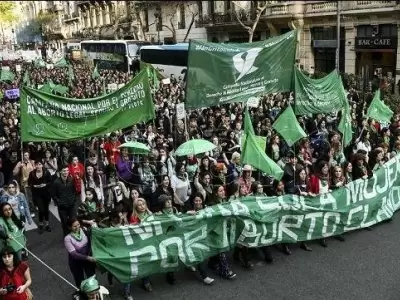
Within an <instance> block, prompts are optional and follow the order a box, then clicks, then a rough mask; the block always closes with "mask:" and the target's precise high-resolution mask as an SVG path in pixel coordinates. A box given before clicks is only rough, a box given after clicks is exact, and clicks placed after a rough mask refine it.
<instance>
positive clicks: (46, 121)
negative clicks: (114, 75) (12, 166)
mask: <svg viewBox="0 0 400 300" xmlns="http://www.w3.org/2000/svg"><path fill="white" fill-rule="evenodd" d="M56 88H57V87H56ZM153 118H154V105H153V99H152V97H151V93H150V87H149V79H148V77H147V74H146V71H142V72H140V73H139V74H138V75H137V76H136V77H135V78H133V79H132V80H131V81H130V82H129V83H128V84H126V85H125V86H124V87H122V88H121V89H119V90H117V91H115V92H113V93H111V94H109V95H106V96H100V97H97V98H93V99H79V101H77V100H76V99H69V98H65V97H61V96H56V95H49V94H45V93H43V92H42V91H38V90H34V89H30V88H27V87H22V89H21V128H22V129H21V136H22V140H23V141H24V142H25V141H32V142H40V141H41V142H43V141H49V142H50V141H68V140H76V139H83V138H87V137H92V136H98V135H104V134H106V133H109V132H112V131H116V130H120V129H123V128H127V127H130V126H132V125H135V124H137V123H140V122H147V121H149V120H152V119H153Z"/></svg>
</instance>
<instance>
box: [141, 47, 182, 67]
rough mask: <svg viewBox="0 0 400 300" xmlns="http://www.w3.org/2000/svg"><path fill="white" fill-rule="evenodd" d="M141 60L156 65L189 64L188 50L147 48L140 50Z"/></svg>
mask: <svg viewBox="0 0 400 300" xmlns="http://www.w3.org/2000/svg"><path fill="white" fill-rule="evenodd" d="M140 56H141V60H143V61H144V62H147V63H150V64H154V65H169V66H181V67H186V66H187V59H188V51H184V50H158V49H146V51H141V52H140Z"/></svg>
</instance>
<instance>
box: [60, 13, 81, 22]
mask: <svg viewBox="0 0 400 300" xmlns="http://www.w3.org/2000/svg"><path fill="white" fill-rule="evenodd" d="M75 20H79V13H78V12H74V13H72V14H66V15H64V22H71V21H75Z"/></svg>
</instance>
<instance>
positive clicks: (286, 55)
mask: <svg viewBox="0 0 400 300" xmlns="http://www.w3.org/2000/svg"><path fill="white" fill-rule="evenodd" d="M296 45H297V31H296V30H294V31H290V32H288V33H285V34H283V35H280V36H276V37H272V38H269V39H267V40H264V41H261V42H254V43H240V44H236V43H226V44H221V43H208V42H201V41H198V40H190V44H189V54H188V64H187V66H188V69H187V71H188V73H187V86H186V87H187V88H186V91H187V94H186V100H185V105H186V107H187V108H201V107H210V106H215V105H221V104H225V103H229V102H246V101H247V100H248V99H249V97H252V96H254V97H255V96H260V95H264V94H268V93H274V92H281V91H290V90H291V88H292V81H293V65H294V64H295V58H296Z"/></svg>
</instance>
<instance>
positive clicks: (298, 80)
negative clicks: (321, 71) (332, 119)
mask: <svg viewBox="0 0 400 300" xmlns="http://www.w3.org/2000/svg"><path fill="white" fill-rule="evenodd" d="M294 87H295V113H296V115H307V114H318V113H322V114H325V113H328V114H329V113H331V112H335V111H339V110H341V109H342V108H343V107H344V105H345V102H347V98H346V92H345V90H344V87H343V83H342V78H341V77H340V74H339V73H338V72H337V70H333V71H332V72H331V73H329V74H328V75H326V76H325V77H323V78H319V79H312V78H310V77H308V76H307V75H305V74H303V73H302V72H301V71H300V70H299V69H297V68H294Z"/></svg>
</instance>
